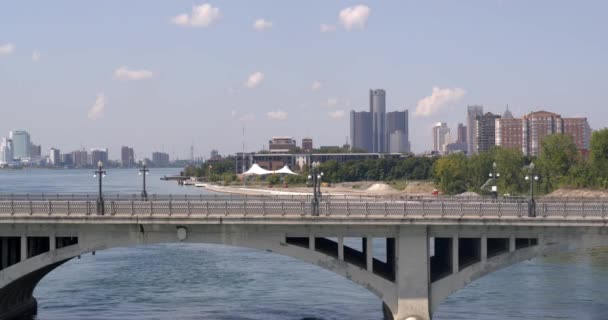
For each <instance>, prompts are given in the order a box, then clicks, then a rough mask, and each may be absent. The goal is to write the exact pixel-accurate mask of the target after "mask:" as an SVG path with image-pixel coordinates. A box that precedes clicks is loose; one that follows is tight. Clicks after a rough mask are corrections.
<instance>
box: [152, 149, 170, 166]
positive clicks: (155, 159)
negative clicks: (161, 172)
mask: <svg viewBox="0 0 608 320" xmlns="http://www.w3.org/2000/svg"><path fill="white" fill-rule="evenodd" d="M152 163H153V164H154V166H156V167H166V166H168V165H169V154H168V153H165V152H153V153H152Z"/></svg>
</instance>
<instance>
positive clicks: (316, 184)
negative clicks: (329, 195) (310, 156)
mask: <svg viewBox="0 0 608 320" xmlns="http://www.w3.org/2000/svg"><path fill="white" fill-rule="evenodd" d="M322 178H323V172H319V171H318V170H317V169H316V168H315V167H312V168H311V171H310V174H309V175H308V180H309V181H310V182H311V184H312V192H313V198H312V215H313V216H318V215H319V205H320V203H321V179H322Z"/></svg>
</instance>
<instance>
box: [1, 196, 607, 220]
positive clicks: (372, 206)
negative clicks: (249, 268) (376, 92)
mask: <svg viewBox="0 0 608 320" xmlns="http://www.w3.org/2000/svg"><path fill="white" fill-rule="evenodd" d="M104 206H105V216H106V217H107V216H159V217H161V216H202V217H218V216H219V217H221V216H230V217H284V216H291V217H294V216H312V212H313V210H312V209H313V208H312V203H311V202H310V201H291V200H284V201H275V200H268V201H266V200H250V201H227V200H226V201H221V200H210V201H184V200H167V201H140V200H117V201H114V200H110V201H105V202H104ZM97 212H98V208H97V203H96V201H95V200H89V201H87V200H84V201H83V200H74V201H64V200H46V201H34V200H30V201H27V200H11V201H0V218H1V217H6V216H45V215H46V216H59V217H62V216H89V215H98V214H97ZM319 212H320V214H319V216H320V217H338V218H340V217H344V218H347V217H389V218H399V219H402V218H408V217H432V218H462V217H467V218H492V219H496V218H502V217H505V218H507V217H510V218H514V217H526V216H528V213H529V208H528V204H527V203H501V202H497V203H491V202H476V203H475V202H457V201H452V202H437V201H436V202H425V201H403V202H395V201H393V202H388V201H387V202H364V201H355V202H353V201H323V202H321V203H320V206H319ZM536 214H537V217H550V218H564V219H572V218H577V219H584V218H590V219H607V218H608V205H606V204H605V203H603V202H581V203H573V202H537V203H536ZM99 217H100V218H101V217H102V216H99Z"/></svg>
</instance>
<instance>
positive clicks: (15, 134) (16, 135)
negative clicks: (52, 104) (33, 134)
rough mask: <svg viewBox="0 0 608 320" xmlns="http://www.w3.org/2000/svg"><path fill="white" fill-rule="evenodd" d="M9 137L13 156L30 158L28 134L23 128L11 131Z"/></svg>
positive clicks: (19, 158) (18, 158)
mask: <svg viewBox="0 0 608 320" xmlns="http://www.w3.org/2000/svg"><path fill="white" fill-rule="evenodd" d="M9 135H10V139H11V140H13V157H14V158H15V159H17V160H21V159H26V158H30V145H31V141H30V134H29V133H28V132H27V131H24V130H16V131H11V132H10V133H9Z"/></svg>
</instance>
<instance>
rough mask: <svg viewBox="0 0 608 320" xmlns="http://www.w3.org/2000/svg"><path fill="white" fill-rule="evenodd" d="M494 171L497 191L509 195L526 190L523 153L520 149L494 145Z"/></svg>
mask: <svg viewBox="0 0 608 320" xmlns="http://www.w3.org/2000/svg"><path fill="white" fill-rule="evenodd" d="M494 158H495V161H496V172H497V173H499V174H500V177H499V178H498V181H497V182H498V192H499V193H501V194H505V193H509V194H511V195H516V194H522V193H525V192H526V190H527V189H526V185H525V180H524V176H525V174H524V172H523V168H524V155H523V153H522V152H521V151H520V150H517V149H511V148H501V147H496V148H495V150H494Z"/></svg>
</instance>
